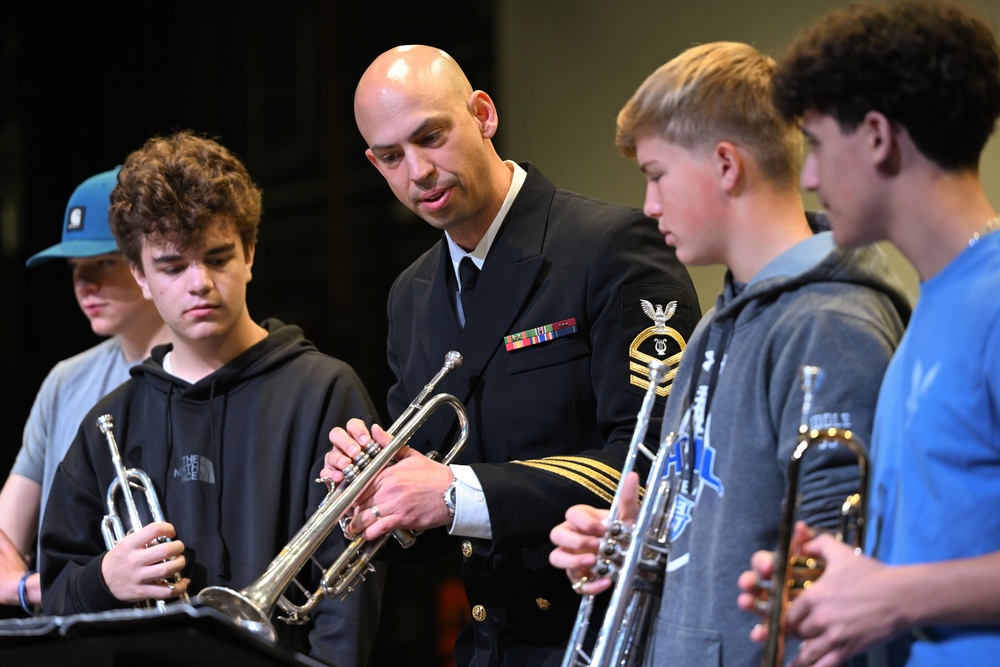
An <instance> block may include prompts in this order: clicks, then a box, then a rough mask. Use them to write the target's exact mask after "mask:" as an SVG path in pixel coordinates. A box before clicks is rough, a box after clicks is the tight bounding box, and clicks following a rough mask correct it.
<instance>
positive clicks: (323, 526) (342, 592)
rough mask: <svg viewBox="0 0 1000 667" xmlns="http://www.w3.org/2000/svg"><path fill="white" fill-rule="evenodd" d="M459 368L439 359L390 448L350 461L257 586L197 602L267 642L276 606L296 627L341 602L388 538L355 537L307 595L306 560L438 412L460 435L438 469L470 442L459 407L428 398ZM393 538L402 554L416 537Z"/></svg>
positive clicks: (443, 397)
mask: <svg viewBox="0 0 1000 667" xmlns="http://www.w3.org/2000/svg"><path fill="white" fill-rule="evenodd" d="M461 365H462V355H461V354H459V353H458V352H455V351H452V352H449V353H448V354H447V355H446V356H445V362H444V365H443V366H442V367H441V369H440V370H439V371H438V372H437V374H435V375H434V377H433V378H431V380H430V382H428V383H427V384H426V385H425V386H424V388H423V391H421V392H420V394H419V395H418V396H417V397H416V398H415V399H414V400H413V401H412V402H411V403H410V405H409V406H408V407H407V408H406V410H404V411H403V413H402V414H401V415H400V416H399V418H398V419H396V421H395V422H393V424H392V426H390V427H389V428H388V429H387V430H386V432H387V433H388V434H389V435H391V436H393V439H392V442H390V443H389V444H388V445H386V446H385V447H382V448H380V447H379V446H378V445H377V444H375V443H374V441H373V442H372V443H371V445H369V447H368V448H366V452H365V453H364V454H363V455H359V456H358V457H355V460H354V462H353V465H351V466H349V467H348V468H347V469H345V470H344V480H343V481H342V482H341V483H340V484H339V485H338V486H337V487H336V488H333V489H330V491H329V493H327V496H326V498H324V499H323V501H322V502H321V503H320V505H319V507H318V508H317V510H316V512H314V513H313V515H312V516H311V517H309V519H308V521H306V523H305V524H304V525H303V526H302V528H300V529H299V531H298V532H297V533H296V534H295V536H294V537H293V538H292V540H291V542H289V543H288V544H287V545H285V547H284V548H283V549H282V550H281V551H280V552H279V553H278V555H277V556H275V558H274V560H272V561H271V564H270V565H269V566H268V567H267V570H265V571H264V573H263V574H262V575H261V576H260V577H259V578H258V579H257V580H256V581H254V582H253V583H252V584H250V585H249V586H247V587H246V588H244V589H242V590H240V591H234V590H232V589H229V588H225V587H223V586H210V587H208V588H205V589H203V590H202V591H201V593H199V594H198V601H199V602H201V603H203V604H205V605H207V606H209V607H212V608H213V609H216V610H218V611H220V612H222V613H223V614H226V615H227V616H229V617H230V618H232V619H233V620H234V621H236V622H237V623H238V624H239V625H241V626H243V627H244V628H247V629H248V630H250V631H252V632H254V633H256V634H257V635H258V636H260V637H263V638H264V639H267V640H270V641H274V640H275V639H276V637H277V634H276V632H275V629H274V625H273V624H272V623H271V621H270V617H271V613H272V611H273V610H274V607H275V606H278V607H280V608H281V609H282V610H283V611H284V612H285V613H286V614H287V616H282V617H279V619H280V620H282V621H284V622H286V623H289V624H292V625H299V624H302V623H306V622H307V621H308V620H309V617H310V614H311V613H312V612H313V610H315V609H316V607H317V606H318V605H319V603H320V602H322V601H323V600H324V599H325V598H328V597H345V596H346V595H348V594H350V592H351V591H352V590H354V587H355V586H357V585H358V584H359V583H361V582H362V581H363V580H364V578H365V575H366V574H367V573H368V572H370V571H371V570H372V565H371V561H372V560H373V558H374V557H375V554H376V553H377V552H378V550H379V549H380V548H381V547H382V545H383V544H385V541H386V540H387V539H388V538H389V535H386V536H383V537H381V538H379V539H377V540H374V541H370V542H369V541H367V540H365V538H364V537H363V536H358V537H354V538H353V539H352V541H351V542H350V544H348V545H347V547H346V548H345V549H344V551H343V552H342V553H341V554H340V556H339V557H338V558H337V560H336V561H335V562H334V563H333V564H332V565H330V567H328V568H327V569H326V570H324V571H323V574H322V577H321V578H320V581H319V585H318V586H317V587H316V589H315V590H314V591H313V592H311V593H310V592H309V591H308V590H307V589H305V587H304V586H302V584H300V583H299V582H298V581H296V580H295V577H296V576H297V575H298V573H299V572H300V571H301V570H302V568H303V567H304V566H305V565H306V563H307V562H308V561H310V560H313V561H314V562H315V559H314V557H313V556H314V554H315V553H316V551H317V550H318V549H319V548H320V546H321V545H322V544H323V542H324V541H325V540H326V538H327V537H328V536H329V534H330V532H331V531H332V530H333V528H334V526H336V525H337V524H338V522H340V521H341V519H343V518H344V517H345V516H346V514H347V512H348V511H349V510H350V509H351V508H352V507H353V506H354V503H355V501H356V500H357V499H358V498H359V497H360V496H361V494H362V493H363V492H364V490H365V488H366V487H367V486H368V484H369V483H370V482H371V481H372V480H373V479H374V478H375V477H376V476H377V475H378V474H379V473H380V472H382V470H384V469H385V468H386V467H387V466H389V465H391V464H392V462H393V459H394V458H395V457H396V455H397V454H399V452H400V451H401V450H402V448H403V446H404V445H406V443H407V442H409V440H410V438H412V437H413V435H414V434H415V433H416V432H417V430H419V429H420V427H421V426H422V425H423V424H424V422H425V421H427V419H428V418H430V416H431V415H432V414H433V413H434V412H435V411H437V409H438V408H440V407H443V406H448V407H450V408H452V409H453V410H454V411H455V415H456V417H457V418H458V428H459V434H458V437H457V438H456V440H455V442H454V444H453V445H452V446H451V449H450V450H449V451H448V453H447V454H446V455H445V457H444V458H443V459H441V462H442V463H443V464H444V465H448V464H449V463H450V462H451V461H452V460H453V459H454V458H455V457H456V456H458V454H459V453H460V452H461V451H462V449H463V448H464V447H465V442H466V440H468V438H469V422H468V418H467V416H466V412H465V407H464V406H463V405H462V403H461V401H459V400H458V399H457V398H455V397H454V396H452V395H451V394H446V393H440V394H435V395H434V396H430V395H431V393H432V392H433V391H434V388H435V387H436V386H437V384H438V383H439V382H441V380H442V379H444V377H445V375H447V374H448V373H449V372H451V371H452V370H454V369H456V368H458V367H459V366H461ZM429 396H430V398H428V397H429ZM432 454H434V453H433V452H432ZM435 458H436V455H435ZM396 532H397V539H399V540H400V542H401V543H402V544H403V546H404V547H405V546H409V545H410V544H412V542H413V540H414V539H415V537H416V535H415V534H413V533H410V532H409V531H403V532H401V531H396ZM321 569H322V568H321ZM293 582H294V583H295V585H296V586H297V587H298V588H299V589H300V590H302V592H303V593H305V594H306V595H307V598H306V600H305V602H303V603H302V604H301V605H297V604H295V603H293V602H292V601H291V600H289V599H288V598H287V597H285V595H284V591H285V590H286V589H287V588H288V586H289V585H290V584H292V583H293Z"/></svg>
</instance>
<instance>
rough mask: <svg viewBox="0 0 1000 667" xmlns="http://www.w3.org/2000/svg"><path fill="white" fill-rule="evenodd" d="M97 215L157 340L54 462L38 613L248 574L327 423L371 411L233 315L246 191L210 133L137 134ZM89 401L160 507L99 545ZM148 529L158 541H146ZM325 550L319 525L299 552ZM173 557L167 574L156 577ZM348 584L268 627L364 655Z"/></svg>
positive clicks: (364, 635) (96, 450) (306, 360)
mask: <svg viewBox="0 0 1000 667" xmlns="http://www.w3.org/2000/svg"><path fill="white" fill-rule="evenodd" d="M111 219H112V227H113V229H114V231H115V235H116V238H117V239H118V243H119V245H120V246H121V247H122V250H123V252H124V253H125V255H126V257H128V259H129V261H130V262H131V263H132V266H133V274H134V275H135V277H136V280H137V281H138V282H139V285H140V287H141V288H142V290H143V292H144V294H145V296H146V297H147V298H151V299H152V300H153V301H154V302H155V303H156V306H157V310H158V311H159V312H160V314H161V315H162V316H163V319H164V321H165V322H166V323H167V325H168V327H169V328H170V331H171V340H172V342H171V344H168V345H164V346H161V347H158V348H155V349H154V351H153V354H152V356H151V357H150V358H149V359H147V360H146V361H145V362H144V363H143V364H142V365H140V366H139V367H137V368H136V369H135V370H134V371H133V372H132V378H131V379H130V380H129V381H128V382H126V383H125V384H124V385H122V386H121V387H120V388H119V389H117V390H116V391H114V392H113V393H112V394H110V395H109V396H107V397H106V398H104V399H103V400H101V401H100V402H99V403H98V404H97V406H95V408H94V409H93V410H92V411H91V412H90V413H89V414H88V415H87V416H86V418H85V419H84V421H83V423H82V424H81V427H80V430H79V432H78V434H77V437H76V440H75V441H74V443H73V445H72V446H71V448H70V451H69V453H68V454H67V456H66V458H65V459H64V461H63V463H62V465H60V467H59V470H58V471H57V473H56V481H55V483H54V487H53V492H52V496H51V498H50V500H49V504H48V508H47V510H46V514H45V518H44V520H43V525H42V538H41V544H42V561H41V573H42V600H43V606H44V608H45V611H46V613H49V614H71V613H81V612H96V611H103V610H107V609H113V608H117V607H128V606H130V605H131V604H133V603H135V602H137V601H140V600H146V599H170V598H173V597H176V596H178V595H179V594H180V593H181V592H185V591H186V592H187V593H189V594H190V595H192V596H193V595H194V594H195V593H197V592H198V591H200V590H201V589H202V588H204V587H205V586H211V585H220V586H226V587H229V588H232V589H235V590H239V589H241V588H243V587H245V586H247V585H248V584H250V583H252V582H253V581H254V580H256V579H257V578H258V577H259V576H260V575H261V574H263V572H264V570H265V569H266V568H267V565H268V564H269V563H270V561H271V560H272V559H273V558H274V556H276V555H277V553H278V552H279V551H280V550H281V548H282V547H283V546H284V545H285V544H286V543H287V542H288V541H289V540H290V538H291V537H292V536H293V535H294V534H295V532H296V531H297V530H298V529H299V528H300V527H301V525H302V524H303V523H304V522H305V521H306V519H308V517H309V516H310V515H311V514H312V513H313V512H314V511H315V510H316V507H317V505H318V504H319V502H320V500H321V499H322V498H323V496H324V495H325V493H326V489H325V487H324V486H323V485H321V484H316V483H314V482H313V481H312V480H314V479H315V478H316V477H317V475H318V473H319V471H320V469H321V468H322V461H323V455H324V453H325V452H326V449H327V434H328V433H329V431H330V429H332V428H333V427H334V426H337V425H339V424H343V423H345V422H346V421H347V420H348V419H349V418H352V417H360V418H362V419H365V420H368V421H371V420H372V418H373V417H374V414H375V409H374V408H373V406H372V403H371V400H370V398H369V397H368V394H367V392H366V391H365V389H364V387H363V385H362V384H361V382H360V380H359V379H358V378H357V376H356V375H355V373H354V371H353V370H352V369H351V368H350V367H349V366H348V365H347V364H345V363H343V362H342V361H339V360H337V359H334V358H332V357H329V356H327V355H324V354H322V353H320V352H319V351H318V350H317V349H316V348H315V347H314V346H313V345H312V344H311V343H310V342H308V341H307V340H305V338H303V335H302V332H301V331H300V330H299V329H298V328H297V327H293V326H287V325H284V324H283V323H281V322H279V321H277V320H273V319H272V320H265V321H264V322H263V323H261V324H257V323H256V322H254V321H253V320H252V319H251V318H250V315H249V312H248V310H247V305H246V286H247V283H248V282H249V280H250V278H251V267H252V265H253V255H254V241H255V238H256V229H257V224H258V223H259V220H260V191H259V190H257V188H256V187H255V186H254V185H253V183H252V182H251V181H250V178H249V175H248V174H247V173H246V171H245V169H244V168H243V165H242V164H240V163H239V161H238V160H236V158H235V157H233V156H232V155H231V154H230V153H229V152H228V151H227V150H226V149H225V148H223V147H221V146H219V145H218V144H216V143H215V142H212V141H209V140H205V139H201V138H198V137H195V136H193V135H191V134H190V133H179V134H177V135H174V136H171V137H166V138H154V139H151V140H149V141H148V142H147V143H146V145H145V146H144V147H143V148H142V149H140V150H139V151H136V152H135V153H133V154H132V155H130V156H129V158H128V159H127V160H126V162H125V165H124V166H123V168H122V172H121V175H120V176H119V183H118V186H117V187H116V188H115V190H114V191H113V193H112V212H111ZM104 414H109V415H111V416H112V417H113V418H114V433H115V436H116V439H117V441H118V446H119V449H120V450H121V451H122V459H123V462H124V464H125V466H126V467H136V468H140V469H142V470H144V471H145V472H146V473H148V474H149V476H150V477H151V478H152V480H153V483H154V486H155V487H156V492H157V495H158V497H159V498H160V502H161V504H162V506H163V512H164V515H165V517H166V519H167V520H168V521H170V523H165V522H159V523H149V524H146V525H145V526H144V527H143V528H142V529H140V530H138V531H136V532H135V533H133V534H131V535H129V536H126V537H125V539H123V540H122V541H120V542H119V543H118V544H116V545H115V547H114V548H113V549H111V550H108V549H106V547H105V544H104V540H103V538H102V536H101V532H100V529H99V528H100V521H101V518H102V516H103V515H104V514H105V512H106V509H105V502H104V497H105V493H106V490H107V489H108V487H109V485H110V484H111V483H112V481H113V480H114V479H115V472H114V468H113V466H112V462H111V457H110V454H109V451H108V443H107V440H106V437H105V436H104V435H103V434H102V433H101V432H100V430H99V429H98V427H97V425H96V420H97V418H98V417H99V416H101V415H104ZM120 514H122V515H123V516H125V513H124V512H123V511H120ZM337 534H339V531H337ZM160 536H165V537H169V538H171V539H173V541H172V542H166V543H161V544H155V545H154V546H151V547H149V548H146V545H147V544H150V543H153V542H154V541H155V539H156V538H157V537H160ZM342 548H343V539H342V538H341V539H338V538H337V537H331V538H330V539H328V540H327V543H326V544H325V545H324V547H323V548H322V549H321V550H320V553H319V554H317V558H318V559H319V560H320V562H324V563H330V562H332V560H333V557H334V556H336V554H337V553H338V552H339V551H340V550H341V549H342ZM175 572H180V573H181V576H182V579H181V581H180V582H179V583H177V584H175V585H173V586H168V585H166V584H164V583H163V582H164V580H166V579H169V578H170V577H171V576H173V574H174V573H175ZM302 583H303V584H304V585H306V586H307V587H310V589H312V588H315V585H316V582H315V581H303V582H302ZM362 588H363V591H360V592H359V591H356V592H355V593H354V594H353V595H351V596H349V597H348V599H347V600H346V601H343V602H341V601H339V600H332V601H331V600H328V601H325V602H324V603H322V604H321V605H320V608H319V609H317V611H316V612H315V613H314V614H313V622H312V623H311V624H310V625H308V626H306V627H305V628H304V629H303V630H302V631H293V630H294V629H289V628H286V627H285V626H284V625H283V624H280V623H278V624H276V625H277V626H279V627H278V631H279V633H280V635H281V637H282V638H283V640H285V641H288V642H290V643H291V644H292V645H293V646H295V647H296V648H298V649H300V650H308V651H309V652H311V653H312V654H313V655H314V656H315V657H318V658H321V659H323V660H326V661H328V662H330V663H332V664H337V665H342V666H348V665H355V664H359V665H360V664H365V662H366V661H367V655H368V651H369V649H370V641H371V639H372V635H373V634H374V631H375V623H376V621H377V610H378V597H377V596H378V593H379V591H378V590H377V589H378V586H368V585H366V586H363V587H362ZM363 628H364V629H365V630H363Z"/></svg>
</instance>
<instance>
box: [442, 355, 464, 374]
mask: <svg viewBox="0 0 1000 667" xmlns="http://www.w3.org/2000/svg"><path fill="white" fill-rule="evenodd" d="M444 365H445V367H446V368H447V369H448V370H449V371H453V370H455V369H456V368H458V367H459V366H461V365H462V354H461V353H460V352H457V351H455V350H452V351H451V352H449V353H448V354H446V355H445V356H444Z"/></svg>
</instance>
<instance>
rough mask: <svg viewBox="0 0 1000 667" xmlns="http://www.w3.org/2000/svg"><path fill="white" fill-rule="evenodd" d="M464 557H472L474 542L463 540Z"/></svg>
mask: <svg viewBox="0 0 1000 667" xmlns="http://www.w3.org/2000/svg"><path fill="white" fill-rule="evenodd" d="M462 555H463V556H465V557H466V558H469V557H470V556H471V555H472V542H470V541H469V540H462Z"/></svg>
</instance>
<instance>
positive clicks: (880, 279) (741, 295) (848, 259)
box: [711, 212, 913, 323]
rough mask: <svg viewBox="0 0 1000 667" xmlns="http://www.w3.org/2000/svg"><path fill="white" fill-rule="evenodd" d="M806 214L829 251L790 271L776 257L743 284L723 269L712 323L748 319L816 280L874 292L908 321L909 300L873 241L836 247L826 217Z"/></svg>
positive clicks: (898, 278)
mask: <svg viewBox="0 0 1000 667" xmlns="http://www.w3.org/2000/svg"><path fill="white" fill-rule="evenodd" d="M806 216H807V218H808V220H809V226H810V227H811V228H812V230H813V232H814V233H815V234H816V235H817V236H820V235H822V236H824V237H828V238H829V243H828V244H827V247H829V252H827V253H826V255H825V256H824V257H822V258H819V257H817V259H818V261H817V262H814V263H813V264H812V266H810V267H809V268H806V269H805V270H804V271H801V272H797V273H794V274H792V275H782V272H781V269H780V267H779V268H775V267H774V264H775V263H779V264H780V263H781V261H782V258H781V257H779V258H777V259H776V260H775V261H774V262H772V264H771V265H769V266H767V267H765V268H764V269H763V270H762V271H761V273H769V274H770V275H769V276H768V277H766V278H763V279H760V280H758V279H754V280H752V281H751V282H750V283H749V284H747V285H745V286H744V285H739V284H737V283H736V282H735V281H734V280H733V276H732V274H731V273H729V272H727V273H726V280H725V285H724V287H723V290H722V292H721V293H720V294H719V296H718V298H717V299H716V303H715V307H714V309H713V311H712V313H711V316H712V321H713V322H715V323H723V322H726V321H728V320H733V321H736V320H739V321H745V320H749V319H753V318H754V317H755V315H756V314H757V313H759V312H760V311H761V310H762V309H765V308H767V307H768V306H769V305H770V304H771V303H773V302H774V300H775V299H776V298H777V297H778V296H779V295H781V294H784V293H787V292H792V291H794V290H797V289H801V288H803V287H806V286H809V287H810V288H812V286H815V285H816V284H822V283H829V284H834V283H841V284H845V285H857V286H859V287H865V288H868V289H870V290H873V291H875V292H877V293H880V294H882V295H884V296H885V297H887V298H888V299H889V300H890V302H891V303H892V304H893V307H894V308H895V310H896V311H897V312H898V313H899V314H900V316H901V317H902V318H903V321H904V322H906V321H908V320H909V316H910V313H911V312H912V310H913V300H912V298H911V297H910V296H909V295H908V294H907V292H906V288H905V287H904V285H903V281H902V280H901V279H900V277H899V276H898V275H897V274H896V272H895V271H893V270H892V269H891V267H890V266H889V262H888V258H887V256H886V254H885V252H883V251H882V249H881V248H879V247H878V246H876V245H869V246H865V247H863V248H857V249H854V250H843V249H841V248H838V247H836V246H834V245H833V242H832V236H831V232H830V221H829V218H828V217H827V216H826V215H825V214H824V213H814V212H809V213H807V214H806ZM817 247H818V244H817ZM814 252H815V250H814ZM772 272H773V273H772Z"/></svg>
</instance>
